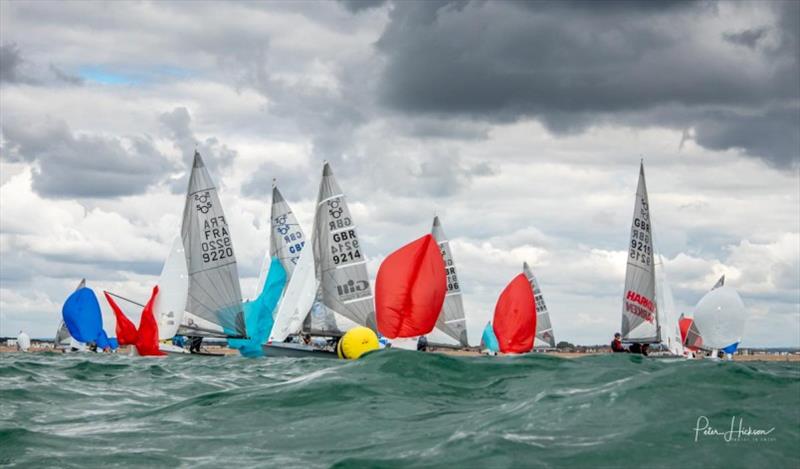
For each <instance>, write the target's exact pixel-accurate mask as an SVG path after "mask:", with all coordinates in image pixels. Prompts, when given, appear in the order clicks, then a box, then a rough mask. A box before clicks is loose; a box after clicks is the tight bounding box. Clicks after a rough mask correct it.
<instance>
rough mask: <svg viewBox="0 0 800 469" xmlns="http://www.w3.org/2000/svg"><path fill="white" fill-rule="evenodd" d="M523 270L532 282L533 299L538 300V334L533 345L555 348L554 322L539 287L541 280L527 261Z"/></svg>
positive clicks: (523, 264) (523, 265) (529, 281)
mask: <svg viewBox="0 0 800 469" xmlns="http://www.w3.org/2000/svg"><path fill="white" fill-rule="evenodd" d="M522 272H523V273H524V274H525V277H527V279H528V283H530V284H531V289H533V299H534V301H535V302H536V335H535V336H534V339H533V346H534V347H550V348H555V346H556V338H555V336H554V335H553V323H552V322H550V312H549V311H548V310H547V305H546V304H545V302H544V295H543V294H542V289H541V288H540V287H539V281H538V280H536V276H535V275H533V271H532V270H531V268H530V266H528V263H527V262H523V263H522Z"/></svg>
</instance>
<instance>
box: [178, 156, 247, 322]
mask: <svg viewBox="0 0 800 469" xmlns="http://www.w3.org/2000/svg"><path fill="white" fill-rule="evenodd" d="M181 238H182V239H183V247H184V249H185V251H186V253H185V254H186V265H187V268H188V273H189V295H188V301H187V307H186V309H187V311H188V312H189V313H190V314H191V315H192V316H196V317H197V318H199V319H201V320H205V321H208V322H210V323H212V324H216V325H218V326H220V327H221V328H222V330H223V331H224V333H225V334H227V335H229V336H240V337H243V336H245V335H246V331H245V323H244V316H243V312H242V293H241V289H240V286H239V273H238V270H237V267H236V256H235V255H234V252H233V242H232V241H231V235H230V229H229V227H228V222H227V221H226V220H225V214H224V213H223V211H222V205H221V204H220V201H219V196H218V195H217V189H216V187H215V186H214V183H213V181H212V180H211V176H210V175H209V174H208V170H207V169H206V166H205V164H204V163H203V159H202V158H201V157H200V154H199V153H197V152H195V154H194V163H193V165H192V174H191V176H190V178H189V189H188V191H187V195H186V205H185V207H184V210H183V224H182V226H181ZM192 316H189V318H190V319H192ZM183 323H184V324H182V326H183V328H182V329H184V328H185V329H189V330H187V332H186V333H187V334H189V335H198V336H205V335H209V334H208V333H207V332H206V331H204V330H202V329H200V328H196V329H195V330H194V331H191V329H194V327H193V326H192V324H195V323H196V322H195V321H191V322H189V321H184V322H183Z"/></svg>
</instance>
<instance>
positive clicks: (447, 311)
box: [431, 216, 469, 347]
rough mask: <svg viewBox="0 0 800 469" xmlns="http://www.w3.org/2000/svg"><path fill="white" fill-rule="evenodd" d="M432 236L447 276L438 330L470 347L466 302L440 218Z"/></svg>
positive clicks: (435, 218)
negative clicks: (465, 313) (440, 254)
mask: <svg viewBox="0 0 800 469" xmlns="http://www.w3.org/2000/svg"><path fill="white" fill-rule="evenodd" d="M431 234H433V237H434V238H435V239H436V242H437V243H438V244H439V250H440V251H441V253H442V260H443V261H444V269H445V272H446V274H447V293H446V296H445V298H444V304H443V305H442V312H441V313H439V317H438V318H437V319H436V329H439V330H440V331H442V332H444V333H445V334H447V335H448V336H450V337H452V338H453V339H455V340H457V341H458V342H459V343H460V344H461V345H462V346H464V347H467V346H469V342H468V341H467V320H466V317H465V315H464V302H463V299H462V298H461V286H460V284H459V282H458V274H457V273H456V265H455V262H453V253H452V252H451V251H450V241H449V240H448V239H447V235H445V233H444V229H443V228H442V223H441V222H440V221H439V217H438V216H434V217H433V227H432V228H431Z"/></svg>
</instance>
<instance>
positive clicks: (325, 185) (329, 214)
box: [265, 162, 377, 358]
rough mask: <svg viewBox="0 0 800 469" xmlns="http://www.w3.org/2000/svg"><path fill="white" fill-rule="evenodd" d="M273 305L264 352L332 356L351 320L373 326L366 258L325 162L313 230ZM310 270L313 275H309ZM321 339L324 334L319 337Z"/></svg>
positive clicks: (279, 354) (374, 325) (328, 165)
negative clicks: (297, 338) (295, 339)
mask: <svg viewBox="0 0 800 469" xmlns="http://www.w3.org/2000/svg"><path fill="white" fill-rule="evenodd" d="M309 243H310V244H311V246H312V249H310V250H309V249H305V248H304V249H302V250H301V251H300V256H299V258H298V259H297V263H296V264H295V272H294V273H293V275H292V277H291V279H290V280H289V283H288V285H287V287H286V291H285V292H284V297H283V300H282V301H281V304H280V305H279V306H278V312H277V314H276V317H275V325H274V326H273V332H272V333H271V335H270V342H268V343H267V345H266V346H265V350H266V353H267V354H268V355H273V356H309V354H311V355H312V356H327V357H331V358H335V357H336V354H335V341H336V340H338V338H339V337H341V336H342V334H343V333H344V332H345V331H346V330H348V329H350V328H352V327H354V326H355V325H364V326H367V327H369V328H370V329H372V330H373V331H374V330H376V328H377V325H376V321H375V309H374V307H373V304H372V298H373V295H372V287H371V284H370V281H369V276H368V274H367V266H366V264H367V259H366V256H365V255H364V250H363V246H362V245H361V243H360V242H359V238H358V233H357V228H356V224H355V222H354V220H353V218H352V216H351V214H350V208H349V207H348V205H347V201H346V198H345V195H344V193H343V192H342V190H341V188H340V187H339V183H338V182H337V181H336V178H335V177H334V174H333V170H332V169H331V167H330V164H329V163H328V162H325V163H324V164H323V168H322V180H321V181H320V186H319V192H318V194H317V204H316V210H315V213H314V228H313V230H312V239H311V241H308V242H306V245H305V246H308V244H309ZM312 273H313V279H312ZM298 333H300V334H303V335H304V336H305V335H308V336H316V337H322V338H325V337H327V338H330V340H329V341H328V343H327V344H326V345H323V344H320V345H311V344H295V343H287V342H282V341H283V340H286V338H287V337H289V336H290V335H293V334H298ZM323 341H324V340H323Z"/></svg>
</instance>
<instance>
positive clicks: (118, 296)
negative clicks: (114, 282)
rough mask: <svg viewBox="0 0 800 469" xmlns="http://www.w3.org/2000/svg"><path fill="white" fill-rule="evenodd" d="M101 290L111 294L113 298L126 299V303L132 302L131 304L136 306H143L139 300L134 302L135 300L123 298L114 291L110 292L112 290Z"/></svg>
mask: <svg viewBox="0 0 800 469" xmlns="http://www.w3.org/2000/svg"><path fill="white" fill-rule="evenodd" d="M103 292H105V293H108V294H109V295H111V296H113V297H115V298H119V299H120V300H125V301H127V302H128V303H133V304H135V305H136V306H140V307H142V308H144V305H143V304H141V303H139V302H136V301H133V300H131V299H130V298H125V297H124V296H120V295H117V294H116V293H112V292H110V291H108V290H103Z"/></svg>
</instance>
